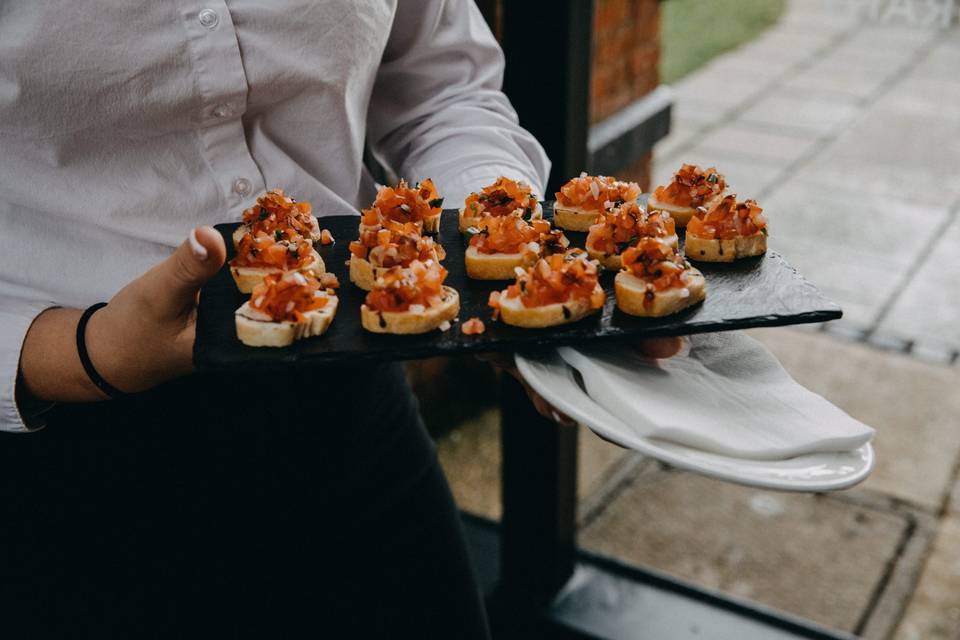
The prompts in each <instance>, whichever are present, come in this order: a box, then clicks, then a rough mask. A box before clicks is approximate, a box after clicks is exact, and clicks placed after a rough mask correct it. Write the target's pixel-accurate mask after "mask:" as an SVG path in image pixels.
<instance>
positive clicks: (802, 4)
mask: <svg viewBox="0 0 960 640" xmlns="http://www.w3.org/2000/svg"><path fill="white" fill-rule="evenodd" d="M843 4H844V3H842V2H835V1H832V0H831V1H829V2H825V1H823V0H792V1H791V2H789V3H788V4H787V10H786V11H785V12H784V15H783V17H782V18H781V19H780V23H779V25H778V26H779V28H790V29H807V30H812V31H816V32H821V33H822V32H828V33H842V32H845V31H849V30H851V29H853V28H854V27H856V26H858V21H856V20H854V15H853V14H852V12H851V11H849V10H848V8H847V7H846V6H843Z"/></svg>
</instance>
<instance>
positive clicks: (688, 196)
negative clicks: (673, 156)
mask: <svg viewBox="0 0 960 640" xmlns="http://www.w3.org/2000/svg"><path fill="white" fill-rule="evenodd" d="M726 190H727V181H726V180H725V179H724V177H723V176H722V175H720V172H718V171H717V170H716V168H714V167H710V168H709V169H701V168H700V167H698V166H697V165H694V164H685V165H683V166H681V167H680V169H679V170H678V171H677V172H676V173H675V174H673V178H672V179H671V181H670V183H669V184H665V185H661V186H659V187H657V188H656V189H655V190H654V192H653V194H652V195H651V196H650V199H649V200H648V201H647V209H648V210H649V211H653V210H654V209H659V210H661V211H666V212H667V213H669V214H670V215H671V216H673V219H674V220H675V221H676V223H677V226H678V227H685V226H687V223H688V222H689V221H690V218H692V217H693V215H694V214H695V213H696V212H697V208H698V207H710V206H711V205H712V203H713V202H714V201H716V200H719V199H720V197H721V196H722V195H723V194H724V192H726Z"/></svg>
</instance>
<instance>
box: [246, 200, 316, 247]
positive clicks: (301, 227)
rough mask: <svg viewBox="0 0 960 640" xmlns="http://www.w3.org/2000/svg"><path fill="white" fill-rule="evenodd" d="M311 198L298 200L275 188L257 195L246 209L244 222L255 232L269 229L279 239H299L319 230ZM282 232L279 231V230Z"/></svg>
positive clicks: (267, 232) (269, 232)
mask: <svg viewBox="0 0 960 640" xmlns="http://www.w3.org/2000/svg"><path fill="white" fill-rule="evenodd" d="M311 212H312V208H311V207H310V203H309V202H297V201H296V200H294V199H293V198H290V197H288V196H286V195H284V193H283V189H271V190H270V191H267V192H266V193H264V194H263V195H261V196H259V197H257V203H256V204H255V205H254V206H252V207H250V208H249V209H247V210H246V211H244V212H243V223H244V224H245V225H247V227H249V230H250V232H251V233H254V234H256V233H261V232H262V233H266V234H268V235H271V236H274V239H276V240H283V239H286V240H291V241H292V240H296V239H297V236H302V237H304V238H310V237H311V236H312V235H313V233H314V232H315V230H316V224H317V223H316V218H314V217H313V214H312V213H311ZM277 232H279V234H278V233H277Z"/></svg>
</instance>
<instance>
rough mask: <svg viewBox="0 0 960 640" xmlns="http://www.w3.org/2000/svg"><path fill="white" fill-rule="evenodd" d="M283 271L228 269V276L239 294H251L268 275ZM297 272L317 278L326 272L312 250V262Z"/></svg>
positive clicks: (249, 268) (318, 256)
mask: <svg viewBox="0 0 960 640" xmlns="http://www.w3.org/2000/svg"><path fill="white" fill-rule="evenodd" d="M283 271H284V270H283V269H273V268H260V267H234V266H231V267H230V275H231V276H233V280H234V282H236V283H237V289H239V290H240V293H251V292H252V291H253V288H254V287H255V286H257V285H258V284H260V283H261V282H263V278H264V277H265V276H266V275H267V274H270V273H283ZM299 271H304V272H308V273H312V274H313V275H315V276H317V277H318V278H319V277H320V276H322V275H323V274H324V273H325V272H326V265H324V264H323V258H321V257H320V254H319V253H317V251H316V249H314V250H313V260H311V261H310V262H308V263H307V264H306V265H304V266H303V267H302V268H301V269H299Z"/></svg>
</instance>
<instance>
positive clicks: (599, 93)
mask: <svg viewBox="0 0 960 640" xmlns="http://www.w3.org/2000/svg"><path fill="white" fill-rule="evenodd" d="M595 2H596V4H595V5H594V16H593V67H592V69H591V81H590V119H591V122H598V121H600V120H603V119H604V118H607V117H609V116H611V115H613V114H614V113H616V112H617V111H619V110H620V109H622V108H624V107H625V106H627V105H628V104H630V103H631V102H633V101H634V100H637V99H638V98H641V97H643V96H644V95H646V94H647V93H649V92H650V91H653V90H654V89H655V88H656V87H657V85H658V84H659V83H660V74H659V72H658V64H659V62H660V2H659V0H595ZM617 176H618V177H620V178H623V179H627V180H635V181H637V182H639V183H640V186H641V187H643V189H644V190H645V191H647V190H649V189H650V154H647V155H646V157H644V158H641V159H640V160H639V161H637V162H635V163H634V164H633V165H631V166H628V167H624V168H623V169H622V170H621V171H619V172H618V173H617Z"/></svg>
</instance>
